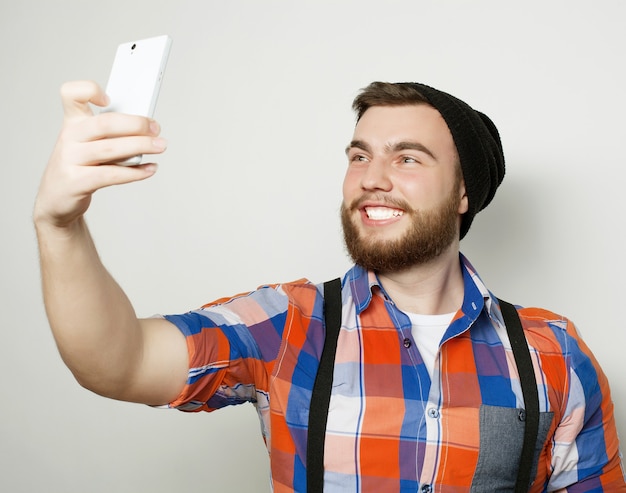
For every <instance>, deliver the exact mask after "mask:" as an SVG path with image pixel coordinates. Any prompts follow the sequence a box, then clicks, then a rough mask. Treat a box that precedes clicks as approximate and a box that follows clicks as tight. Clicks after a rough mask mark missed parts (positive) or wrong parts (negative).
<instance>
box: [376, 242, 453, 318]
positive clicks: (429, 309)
mask: <svg viewBox="0 0 626 493" xmlns="http://www.w3.org/2000/svg"><path fill="white" fill-rule="evenodd" d="M378 278H379V279H380V282H381V283H382V285H383V287H384V288H385V291H386V292H387V294H388V295H389V296H390V297H391V299H393V301H394V303H395V304H396V306H397V307H398V308H400V310H402V311H405V312H411V313H419V314H423V315H439V314H443V313H451V312H456V311H457V310H458V309H459V308H460V306H461V304H462V303H463V295H464V286H463V272H462V271H461V265H460V262H459V248H458V243H456V244H453V245H451V246H450V247H449V248H448V249H447V250H446V251H445V252H443V253H442V254H441V255H439V256H438V257H437V258H435V259H433V260H432V261H430V262H428V263H426V264H421V265H415V266H412V267H409V268H407V269H404V270H402V271H398V272H385V273H378Z"/></svg>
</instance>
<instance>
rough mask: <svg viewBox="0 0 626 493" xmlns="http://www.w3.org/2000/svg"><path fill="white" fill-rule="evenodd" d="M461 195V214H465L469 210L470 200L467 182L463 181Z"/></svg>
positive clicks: (460, 188)
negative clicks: (466, 188)
mask: <svg viewBox="0 0 626 493" xmlns="http://www.w3.org/2000/svg"><path fill="white" fill-rule="evenodd" d="M459 195H460V197H461V200H459V214H465V213H466V212H467V211H468V210H469V199H468V197H467V191H466V190H465V180H461V184H460V186H459Z"/></svg>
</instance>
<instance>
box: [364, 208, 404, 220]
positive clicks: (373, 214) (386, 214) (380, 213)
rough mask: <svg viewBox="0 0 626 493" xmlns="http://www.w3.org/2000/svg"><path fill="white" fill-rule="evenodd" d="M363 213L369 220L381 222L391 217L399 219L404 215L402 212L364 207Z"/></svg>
mask: <svg viewBox="0 0 626 493" xmlns="http://www.w3.org/2000/svg"><path fill="white" fill-rule="evenodd" d="M365 213H366V214H367V217H369V218H370V219H374V220H376V221H382V220H384V219H391V218H392V217H400V216H402V215H403V214H404V211H401V210H398V209H390V208H389V207H366V208H365Z"/></svg>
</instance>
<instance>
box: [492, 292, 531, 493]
mask: <svg viewBox="0 0 626 493" xmlns="http://www.w3.org/2000/svg"><path fill="white" fill-rule="evenodd" d="M498 301H499V302H500V309H501V310H502V316H503V317H504V324H505V325H506V331H507V333H508V335H509V341H510V342H511V348H512V349H513V356H514V358H515V364H516V366H517V372H518V373H519V377H520V384H521V386H522V395H523V397H524V407H525V409H526V419H525V421H524V445H523V446H522V456H521V458H520V464H519V470H518V473H517V483H515V493H525V492H528V489H529V488H530V481H531V479H532V478H531V477H530V475H531V471H532V468H533V461H534V458H535V443H536V442H537V433H538V432H539V396H538V394H537V380H536V379H535V370H534V369H533V363H532V360H531V358H530V351H529V350H528V344H527V343H526V337H525V336H524V330H523V329H522V324H521V322H520V319H519V315H518V313H517V310H516V308H515V307H514V306H513V305H512V304H510V303H507V302H506V301H503V300H501V299H498Z"/></svg>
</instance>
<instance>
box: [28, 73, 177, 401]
mask: <svg viewBox="0 0 626 493" xmlns="http://www.w3.org/2000/svg"><path fill="white" fill-rule="evenodd" d="M61 98H62V101H63V109H64V119H63V126H62V129H61V132H60V134H59V137H58V140H57V143H56V145H55V148H54V150H53V152H52V155H51V157H50V160H49V162H48V166H47V168H46V170H45V172H44V175H43V178H42V181H41V185H40V188H39V193H38V195H37V199H36V202H35V209H34V222H35V229H36V232H37V238H38V243H39V251H40V262H41V275H42V286H43V294H44V302H45V306H46V312H47V315H48V320H49V322H50V327H51V328H52V332H53V334H54V337H55V340H56V343H57V345H58V348H59V351H60V353H61V356H62V358H63V360H64V361H65V363H66V364H67V366H68V367H69V368H70V370H71V371H72V373H73V374H74V376H75V377H76V379H77V380H78V381H79V382H80V384H81V385H83V386H84V387H86V388H88V389H90V390H92V391H94V392H96V393H98V394H102V395H105V396H107V397H111V398H115V399H121V400H128V401H134V402H143V403H146V404H165V403H167V402H169V401H171V400H172V399H173V398H174V397H176V395H177V394H178V392H179V391H180V389H181V388H182V387H183V385H184V383H185V379H186V375H187V367H188V362H187V349H186V344H185V341H184V338H183V336H182V334H180V332H179V331H178V329H176V328H175V327H174V326H173V325H172V324H170V323H169V322H167V321H165V320H162V319H138V318H137V316H136V315H135V312H134V310H133V307H132V305H131V303H130V302H129V300H128V298H127V297H126V295H125V294H124V292H123V291H122V289H121V288H120V287H119V285H118V284H117V283H116V282H115V280H114V279H113V278H112V277H111V275H110V274H109V273H108V272H107V270H106V269H105V268H104V266H103V264H102V262H101V261H100V259H99V256H98V253H97V250H96V248H95V246H94V243H93V240H92V238H91V235H90V233H89V231H88V228H87V225H86V223H85V220H84V216H83V215H84V213H85V212H86V210H87V208H88V207H89V204H90V202H91V197H92V194H93V193H94V192H95V191H96V190H98V189H100V188H103V187H107V186H110V185H119V184H124V183H130V182H133V181H138V180H143V179H145V178H148V177H150V176H152V175H153V174H154V173H155V171H156V165H154V164H144V165H140V166H134V167H128V166H118V165H114V164H102V163H110V162H114V161H115V160H120V159H122V158H125V157H128V156H133V155H136V154H158V153H161V152H163V151H164V150H165V141H164V140H163V139H161V138H160V137H159V134H160V128H159V125H158V124H157V123H156V122H155V121H153V120H150V119H147V118H144V117H139V116H132V115H122V114H116V113H102V114H98V115H94V114H93V112H92V110H91V105H96V106H104V105H106V103H107V98H106V95H105V94H104V92H103V91H102V89H101V88H100V87H99V86H98V85H97V84H95V83H93V82H87V81H80V82H71V83H66V84H65V85H64V86H63V87H62V90H61Z"/></svg>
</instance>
